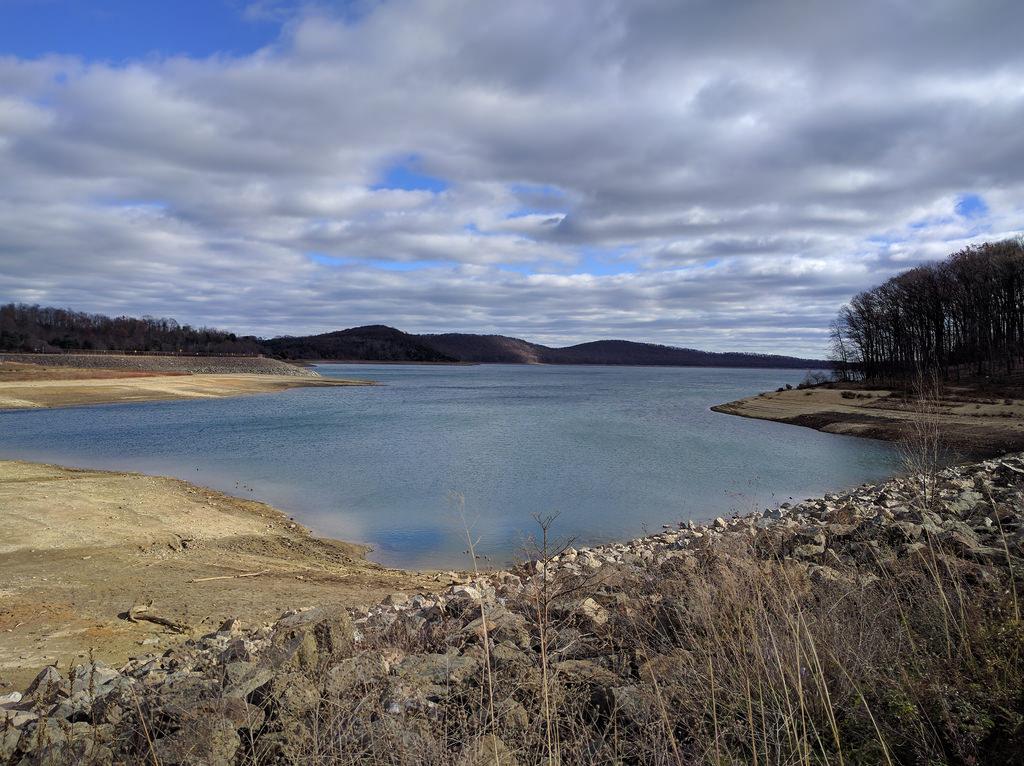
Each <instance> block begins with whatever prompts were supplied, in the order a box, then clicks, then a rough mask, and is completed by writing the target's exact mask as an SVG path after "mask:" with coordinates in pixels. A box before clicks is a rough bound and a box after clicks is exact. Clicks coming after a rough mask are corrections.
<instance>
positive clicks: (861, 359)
mask: <svg viewBox="0 0 1024 766" xmlns="http://www.w3.org/2000/svg"><path fill="white" fill-rule="evenodd" d="M831 338H832V357H833V360H834V362H835V365H836V370H837V372H838V374H839V375H840V376H841V377H843V378H845V379H863V380H867V381H871V382H883V383H892V382H899V381H904V380H907V379H908V378H911V377H914V376H918V375H921V374H927V375H933V374H934V375H938V377H940V378H941V379H944V380H948V379H950V378H956V379H959V378H960V377H961V376H968V377H970V376H980V377H984V376H997V375H1001V374H1008V373H1011V372H1013V371H1014V370H1015V369H1017V368H1018V367H1020V366H1021V362H1022V356H1024V238H1018V239H1010V240H1004V241H1000V242H989V243H985V244H982V245H976V246H972V247H967V248H965V249H963V250H960V251H959V252H956V253H953V254H952V255H950V256H948V257H947V258H946V259H944V260H942V261H940V262H937V263H930V264H925V265H922V266H917V267H916V268H913V269H909V270H908V271H904V272H902V273H901V274H898V275H896V276H895V277H892V278H891V279H889V280H887V281H886V282H883V283H882V284H881V285H879V286H877V287H875V288H872V289H870V290H865V291H864V292H862V293H860V294H858V295H856V296H855V297H854V298H853V300H851V301H850V302H849V304H847V305H846V306H844V307H843V308H842V309H841V310H840V311H839V316H838V317H837V318H836V320H835V322H833V324H832V328H831Z"/></svg>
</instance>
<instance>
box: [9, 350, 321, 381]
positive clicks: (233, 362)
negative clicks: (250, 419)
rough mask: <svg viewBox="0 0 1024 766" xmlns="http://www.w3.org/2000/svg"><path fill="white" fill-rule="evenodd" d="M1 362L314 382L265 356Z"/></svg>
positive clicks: (46, 357) (23, 357)
mask: <svg viewBox="0 0 1024 766" xmlns="http://www.w3.org/2000/svg"><path fill="white" fill-rule="evenodd" d="M0 362H6V363H11V364H31V365H35V366H37V367H48V368H55V369H63V368H69V367H70V368H74V369H83V370H141V371H146V372H165V373H174V372H177V373H191V374H197V375H214V374H221V375H223V374H234V373H245V374H249V375H295V376H297V377H304V378H313V377H316V373H315V372H313V371H312V370H309V369H307V368H305V367H300V366H298V365H294V364H289V363H288V362H283V361H281V360H280V359H270V358H268V357H263V356H170V355H159V354H14V353H8V352H2V353H0Z"/></svg>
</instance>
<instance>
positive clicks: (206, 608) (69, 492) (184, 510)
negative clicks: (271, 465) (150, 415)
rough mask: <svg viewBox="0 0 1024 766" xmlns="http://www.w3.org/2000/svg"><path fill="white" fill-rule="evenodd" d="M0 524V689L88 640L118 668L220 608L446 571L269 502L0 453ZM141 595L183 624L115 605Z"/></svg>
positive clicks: (278, 606)
mask: <svg viewBox="0 0 1024 766" xmlns="http://www.w3.org/2000/svg"><path fill="white" fill-rule="evenodd" d="M0 523H2V524H3V530H4V534H3V535H2V536H0V693H2V692H3V691H5V690H9V689H20V688H23V687H24V685H25V684H27V683H28V682H29V681H30V680H31V678H32V677H33V676H34V675H35V674H36V673H37V672H38V671H39V670H40V669H41V668H42V667H43V666H44V665H48V664H53V663H59V664H60V665H61V666H62V667H66V666H67V664H68V663H69V662H72V661H77V660H80V658H82V657H84V656H87V655H88V653H89V652H90V651H92V652H93V653H94V655H95V656H96V657H97V658H99V659H102V660H104V661H106V662H108V663H110V664H112V665H116V664H118V663H121V662H124V661H125V660H126V659H127V658H128V657H130V656H138V655H140V654H145V653H148V652H159V651H162V650H163V649H164V648H166V647H167V646H168V645H170V644H171V643H172V642H178V641H182V640H184V639H185V638H188V637H190V636H197V635H202V634H203V633H207V632H210V631H212V630H215V629H216V628H217V626H218V625H219V624H220V623H221V622H223V621H224V620H225V619H227V618H229V617H236V618H239V619H241V620H242V621H243V623H247V624H250V625H251V624H253V623H260V622H264V621H269V620H272V619H274V618H276V617H278V616H279V615H280V614H281V613H282V612H284V611H285V610H287V609H294V608H296V607H301V606H311V605H314V604H315V605H326V606H332V605H336V606H339V607H340V606H343V605H354V604H362V603H372V602H376V601H379V600H380V599H381V598H383V597H384V596H385V595H387V594H389V593H392V592H395V591H414V590H424V589H430V590H437V589H438V587H443V586H445V585H447V584H449V583H450V582H451V581H452V578H451V575H450V574H443V573H415V572H403V571H399V570H389V569H386V568H384V567H381V566H379V565H376V564H373V563H370V562H367V561H366V560H365V559H364V558H363V554H364V553H365V552H366V551H365V548H363V547H361V546H357V545H351V544H347V543H342V542H337V541H333V540H325V539H319V538H315V537H312V536H311V535H310V534H309V532H308V531H307V530H306V529H305V528H303V527H302V526H301V525H298V524H297V523H295V522H294V521H291V520H290V519H289V518H288V517H287V516H285V515H284V514H283V513H282V512H280V511H278V510H276V509H274V508H272V507H270V506H268V505H264V504H262V503H257V502H253V501H247V500H241V499H237V498H233V497H229V496H227V495H223V494H221V493H218V492H214V491H212V490H209V489H205V488H202V487H197V486H194V485H191V484H189V483H187V482H183V481H179V480H177V479H169V478H161V477H153V476H144V475H141V474H133V473H115V472H105V471H92V470H76V469H69V468H62V467H59V466H52V465H41V464H34V463H25V462H20V461H0ZM254 573H258V574H254ZM240 575H252V576H246V577H242V576H240ZM211 578H213V579H211ZM146 603H150V604H151V606H150V610H149V612H148V614H151V615H156V616H157V617H159V618H163V619H166V620H169V621H171V622H172V623H177V624H180V625H182V626H184V633H177V632H174V630H172V629H171V628H168V627H166V626H163V625H160V624H157V623H153V622H148V621H140V622H131V621H129V620H127V619H124V617H123V616H119V615H123V614H124V613H125V612H127V610H129V609H131V608H132V607H133V606H136V605H139V604H146Z"/></svg>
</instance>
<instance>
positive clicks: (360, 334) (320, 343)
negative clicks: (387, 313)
mask: <svg viewBox="0 0 1024 766" xmlns="http://www.w3.org/2000/svg"><path fill="white" fill-rule="evenodd" d="M263 345H264V346H265V347H266V349H267V350H268V351H269V353H271V354H272V355H274V356H278V357H281V358H283V359H332V360H349V361H360V362H457V361H459V360H458V359H457V358H455V357H453V356H448V355H447V354H445V353H443V352H441V351H438V350H437V349H435V348H432V347H430V346H429V345H427V344H425V343H423V342H422V341H421V339H420V338H419V337H418V336H416V335H410V334H408V333H404V332H402V331H401V330H396V329H395V328H394V327H387V326H385V325H379V324H375V325H367V326H365V327H352V328H350V329H348V330H338V331H336V332H328V333H324V334H322V335H306V336H303V337H291V336H287V335H286V336H283V337H280V338H271V339H270V340H265V341H263Z"/></svg>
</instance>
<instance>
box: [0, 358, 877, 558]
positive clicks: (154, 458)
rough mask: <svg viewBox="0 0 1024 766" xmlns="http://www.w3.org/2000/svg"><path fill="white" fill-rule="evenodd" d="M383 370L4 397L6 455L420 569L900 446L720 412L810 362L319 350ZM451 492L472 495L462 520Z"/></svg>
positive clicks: (735, 496) (772, 485)
mask: <svg viewBox="0 0 1024 766" xmlns="http://www.w3.org/2000/svg"><path fill="white" fill-rule="evenodd" d="M317 370H318V371H319V372H320V373H321V374H322V375H325V376H337V377H342V378H360V379H369V380H375V381H378V382H380V383H381V384H382V385H380V386H374V387H352V388H333V389H330V388H320V389H317V388H308V389H295V390H292V391H287V392H285V393H281V394H274V395H266V396H251V397H243V398H234V399H214V400H200V401H175V402H158V403H145V404H121V405H103V406H94V407H80V408H70V409H59V410H36V411H16V412H6V413H0V457H4V458H20V459H26V460H40V461H46V462H53V463H61V464H65V465H72V466H80V467H91V468H109V469H114V470H135V471H141V472H145V473H152V474H162V475H172V476H177V477H180V478H183V479H187V480H189V481H192V482H195V483H198V484H203V485H206V486H209V487H213V488H216V489H219V490H222V491H225V492H228V493H230V494H235V495H239V496H243V497H248V498H255V499H259V500H263V501H265V502H268V503H271V504H272V505H275V506H277V507H278V508H281V509H283V510H285V511H288V512H289V513H290V514H292V515H294V516H295V517H296V518H297V519H298V520H299V521H301V522H302V523H304V524H306V525H308V526H310V527H312V528H313V529H314V530H315V531H316V532H317V533H319V534H322V535H326V536H330V537H336V538H340V539H345V540H352V541H359V542H366V543H369V544H371V545H373V546H374V549H375V550H374V552H373V553H372V554H371V558H373V559H374V560H376V561H380V562H382V563H385V564H389V565H395V566H403V567H409V568H433V567H442V568H456V567H458V568H465V567H468V566H469V565H470V562H469V559H468V557H467V556H466V554H465V553H464V551H465V550H466V547H467V546H466V534H465V528H466V526H469V527H470V528H471V530H472V531H471V534H472V535H473V537H474V539H478V540H479V543H478V553H480V554H483V555H485V556H487V560H486V561H485V563H486V564H488V565H491V566H497V565H502V564H505V563H507V562H508V561H510V560H511V559H512V557H513V556H515V555H517V552H519V551H521V550H522V549H523V547H524V545H528V541H529V539H530V536H531V535H532V534H534V533H536V531H537V526H536V523H535V522H534V521H533V518H532V517H533V516H534V515H535V514H539V515H542V516H547V515H551V514H553V513H556V512H557V514H558V516H557V519H556V521H555V523H554V528H553V529H554V535H555V536H556V537H558V538H560V539H564V538H575V540H576V545H586V544H593V543H599V542H604V541H608V540H613V539H627V538H630V537H635V536H638V535H641V534H643V533H644V532H645V531H647V530H650V531H657V530H659V529H660V528H661V525H662V524H665V523H674V522H677V521H680V520H684V519H691V518H692V519H696V520H705V519H709V518H713V517H715V516H718V515H724V514H727V513H730V512H733V511H740V512H744V511H750V510H754V509H757V508H764V507H766V506H769V505H772V504H776V503H780V502H784V501H786V500H788V499H790V498H791V497H793V498H796V499H802V498H804V497H808V496H812V495H816V494H820V493H822V492H826V491H832V490H839V489H842V488H844V487H848V486H852V485H856V484H859V483H861V482H864V481H875V480H879V479H882V478H884V477H886V476H888V475H891V474H892V473H893V472H894V471H895V470H896V469H897V459H896V455H895V452H894V450H893V448H892V447H891V446H890V445H887V444H883V443H880V442H874V441H870V440H866V439H856V438H852V437H845V436H836V435H832V434H823V433H818V432H817V431H813V430H811V429H808V428H799V427H796V426H789V425H783V424H779V423H770V422H766V421H757V420H749V419H746V418H739V417H735V416H731V415H723V414H719V413H714V412H711V411H710V410H709V409H708V408H709V407H710V406H711V405H713V404H719V403H722V402H726V401H730V400H733V399H738V398H740V397H743V396H749V395H751V394H755V393H758V392H760V391H765V390H770V389H775V388H777V387H779V386H781V385H784V384H786V383H791V384H796V383H797V382H798V381H799V380H800V379H801V378H802V377H803V375H804V372H803V371H801V370H751V369H720V368H716V369H710V368H695V367H684V368H668V367H660V368H659V367H569V366H551V367H546V366H521V365H480V366H418V365H366V364H360V365H320V366H319V367H318V368H317ZM452 493H461V495H462V496H463V497H464V506H465V510H464V514H462V516H464V518H465V520H466V523H465V524H464V523H463V521H462V517H461V516H460V514H459V513H458V511H457V510H456V505H457V503H454V502H453V498H452Z"/></svg>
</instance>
